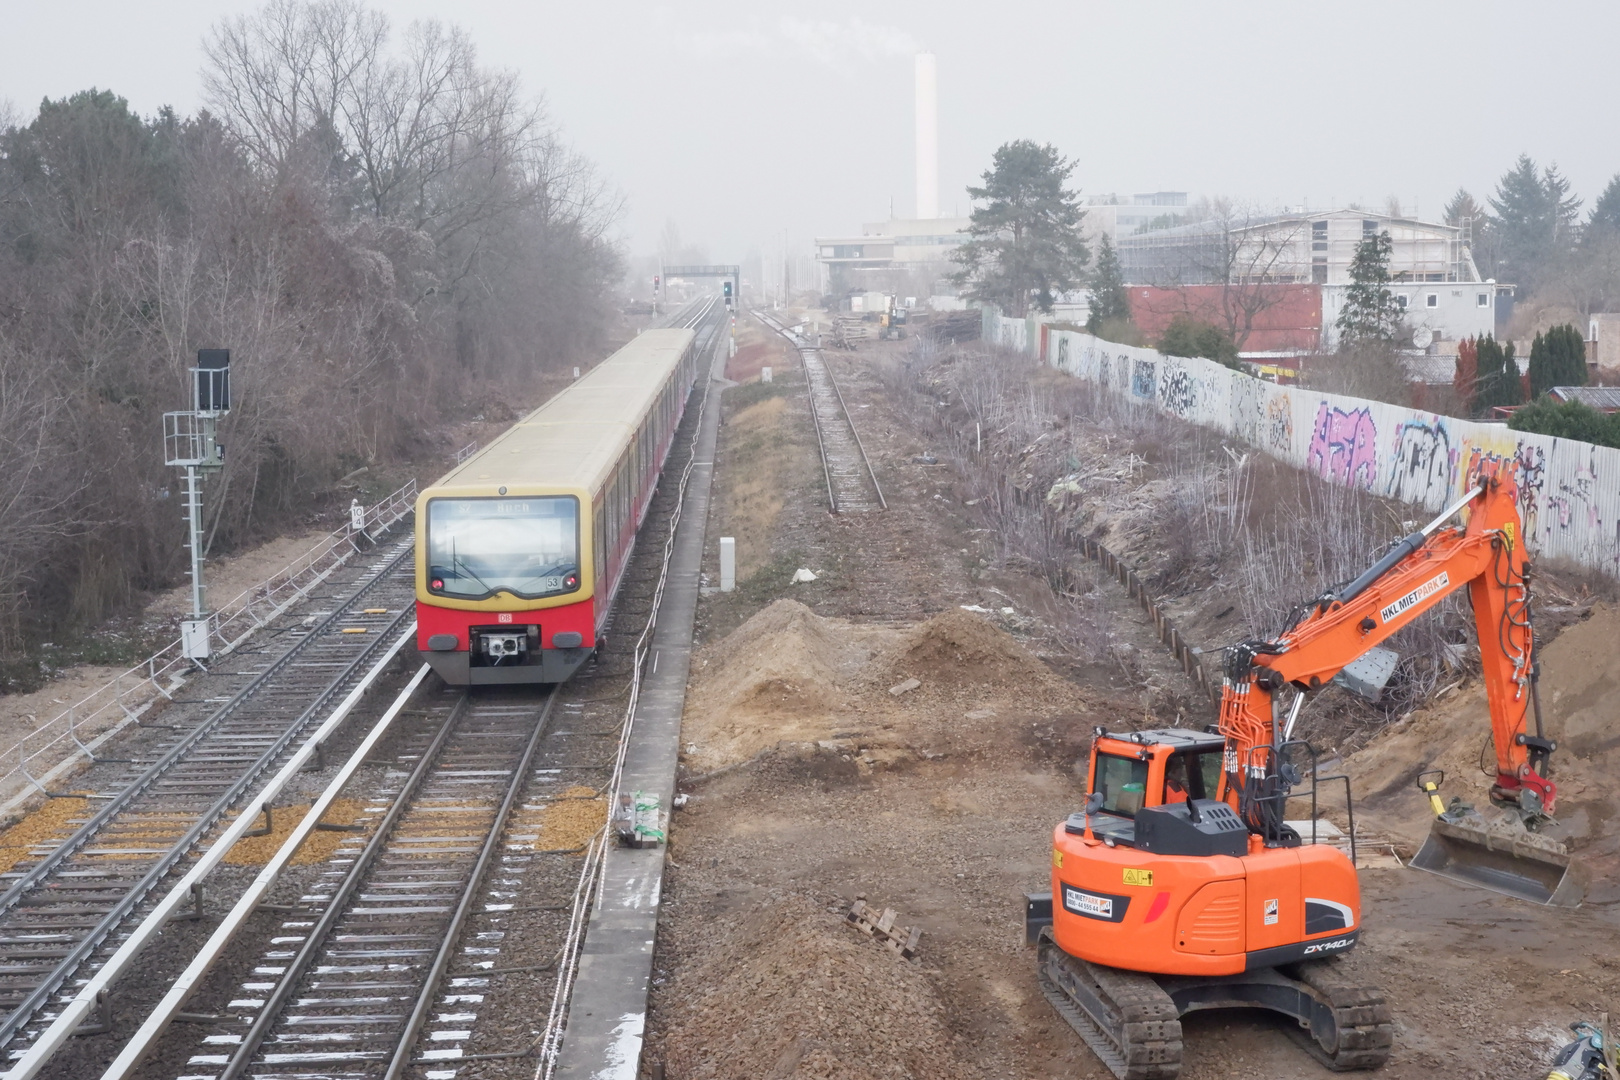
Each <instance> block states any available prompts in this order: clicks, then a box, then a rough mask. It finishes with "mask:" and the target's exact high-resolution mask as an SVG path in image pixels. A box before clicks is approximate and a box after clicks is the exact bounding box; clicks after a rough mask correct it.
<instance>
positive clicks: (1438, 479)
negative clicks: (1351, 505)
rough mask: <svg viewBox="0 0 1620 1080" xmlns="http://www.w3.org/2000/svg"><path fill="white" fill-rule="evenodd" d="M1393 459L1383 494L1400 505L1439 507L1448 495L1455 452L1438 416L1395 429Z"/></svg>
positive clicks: (1405, 423) (1444, 426)
mask: <svg viewBox="0 0 1620 1080" xmlns="http://www.w3.org/2000/svg"><path fill="white" fill-rule="evenodd" d="M1393 450H1394V458H1393V460H1392V461H1391V463H1390V464H1391V468H1390V471H1389V480H1388V482H1387V483H1386V484H1385V485H1384V494H1385V495H1388V496H1390V497H1391V498H1395V499H1400V500H1402V501H1403V502H1415V503H1420V504H1422V505H1424V506H1438V505H1440V504H1441V503H1443V502H1444V501H1445V500H1446V496H1448V495H1450V494H1451V482H1452V476H1453V473H1454V472H1455V470H1456V465H1457V463H1456V453H1455V451H1453V450H1452V448H1451V435H1450V433H1449V432H1447V430H1446V425H1445V423H1444V422H1443V421H1441V420H1440V418H1439V417H1435V418H1434V419H1433V421H1426V420H1416V419H1414V420H1406V421H1404V422H1402V423H1401V424H1400V425H1399V426H1398V427H1397V428H1396V429H1395V441H1394V443H1393Z"/></svg>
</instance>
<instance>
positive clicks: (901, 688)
mask: <svg viewBox="0 0 1620 1080" xmlns="http://www.w3.org/2000/svg"><path fill="white" fill-rule="evenodd" d="M921 685H922V680H921V679H907V680H906V681H905V682H900V683H895V684H894V685H893V686H891V687H889V693H891V694H893V695H894V696H895V697H899V696H900V695H901V694H909V693H911V692H912V691H913V690H915V689H917V687H919V686H921Z"/></svg>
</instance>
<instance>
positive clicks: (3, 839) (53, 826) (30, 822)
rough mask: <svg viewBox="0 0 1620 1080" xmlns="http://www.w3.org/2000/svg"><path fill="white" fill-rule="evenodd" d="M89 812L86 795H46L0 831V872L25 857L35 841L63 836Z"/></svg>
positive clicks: (66, 836)
mask: <svg viewBox="0 0 1620 1080" xmlns="http://www.w3.org/2000/svg"><path fill="white" fill-rule="evenodd" d="M89 816H90V800H89V799H81V798H77V797H71V798H61V799H46V800H45V805H44V806H41V807H40V808H39V809H38V810H35V811H34V812H33V813H31V814H29V815H28V816H27V817H25V818H23V819H22V820H21V821H19V822H17V824H15V825H13V826H12V827H11V828H9V829H7V830H6V831H5V832H0V874H3V873H5V872H6V871H8V870H10V869H11V868H12V867H14V866H16V865H17V864H18V863H20V862H22V861H23V860H24V859H26V858H28V853H29V851H31V850H32V849H33V847H34V845H35V844H43V843H47V842H50V841H61V840H66V839H67V838H68V837H69V836H72V835H73V831H74V830H75V829H77V828H78V827H79V823H80V822H82V821H83V820H84V819H85V818H87V817H89Z"/></svg>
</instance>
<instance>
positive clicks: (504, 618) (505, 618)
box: [495, 611, 512, 622]
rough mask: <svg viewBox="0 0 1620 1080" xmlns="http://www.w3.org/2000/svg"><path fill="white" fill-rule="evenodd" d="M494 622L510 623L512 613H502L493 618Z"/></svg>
mask: <svg viewBox="0 0 1620 1080" xmlns="http://www.w3.org/2000/svg"><path fill="white" fill-rule="evenodd" d="M495 621H496V622H511V621H512V613H511V612H510V611H503V612H501V613H500V614H499V615H496V616H495Z"/></svg>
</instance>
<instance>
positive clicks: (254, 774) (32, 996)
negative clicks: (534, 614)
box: [0, 545, 414, 1080]
mask: <svg viewBox="0 0 1620 1080" xmlns="http://www.w3.org/2000/svg"><path fill="white" fill-rule="evenodd" d="M412 550H413V549H412V548H411V547H410V546H409V545H407V546H406V547H405V548H404V550H403V551H402V552H401V553H400V555H399V556H397V557H396V558H394V559H393V560H392V561H390V562H389V563H388V564H387V566H386V567H385V568H384V569H383V570H382V571H380V572H379V573H377V574H376V575H374V576H373V577H372V579H371V580H370V581H369V582H367V583H366V584H365V585H364V586H363V587H362V588H361V589H359V590H358V591H356V593H355V594H354V596H353V597H352V598H351V599H350V600H349V601H348V603H346V604H344V605H342V606H340V607H339V608H338V609H337V610H335V611H334V612H333V613H332V615H330V616H329V617H328V618H327V619H326V620H325V621H324V622H322V623H321V626H322V627H323V628H324V627H329V626H330V625H331V624H332V623H333V622H334V621H335V620H336V619H338V618H339V617H341V616H342V615H343V614H344V613H345V612H346V611H347V610H348V609H349V608H352V607H353V606H354V605H355V604H356V603H357V602H359V601H360V599H361V598H362V597H363V596H365V595H366V593H368V592H369V591H370V590H371V589H372V588H373V587H375V586H376V585H377V584H378V583H379V582H381V581H383V580H384V579H385V578H387V577H388V575H389V574H390V573H392V572H393V571H394V570H395V569H397V568H398V566H399V565H400V563H401V562H402V561H403V560H404V559H406V558H408V557H410V555H411V554H412ZM405 620H411V621H412V622H413V624H414V612H413V611H412V609H411V608H410V607H405V608H402V609H401V611H400V613H399V615H398V616H396V617H395V619H394V621H393V622H392V623H390V624H389V628H388V631H387V632H392V631H393V630H394V629H396V628H397V627H398V626H399V625H400V623H401V622H402V621H405ZM314 637H315V634H313V633H312V634H309V635H307V636H306V637H305V638H304V640H303V641H300V642H299V643H298V644H297V645H295V646H294V647H293V648H292V649H289V650H288V652H287V653H286V654H285V655H284V656H282V657H281V658H280V659H279V660H278V661H277V662H276V663H275V664H272V665H271V667H270V668H268V669H266V671H265V675H264V676H261V677H260V678H259V679H255V681H254V683H253V684H250V685H256V686H258V687H259V688H261V689H262V688H263V686H265V685H266V683H265V682H264V681H262V680H263V679H264V678H265V677H267V676H269V675H270V674H272V673H273V672H279V671H280V670H282V669H283V668H284V667H285V666H286V664H288V663H290V662H291V657H293V656H294V655H296V654H297V653H298V652H300V651H301V650H302V648H303V647H304V646H305V645H307V643H308V642H309V641H311V640H312V639H314ZM385 640H386V638H384V637H382V636H379V637H378V638H377V639H376V640H375V641H373V642H372V643H371V644H369V645H368V646H367V647H366V648H365V649H363V650H361V652H360V653H359V655H357V656H356V657H355V658H354V659H353V660H352V661H350V663H349V664H348V665H347V666H346V667H345V668H344V669H343V670H342V672H341V673H339V675H338V676H337V677H336V678H335V679H333V680H332V681H331V682H330V683H328V684H327V686H326V687H325V688H324V689H323V690H321V692H320V693H319V694H318V695H317V696H316V697H315V699H314V700H313V701H312V702H311V703H310V705H309V706H308V708H306V709H305V710H304V711H303V712H302V713H301V714H300V715H299V716H298V718H297V719H296V720H294V721H293V722H292V723H291V724H289V725H288V726H287V727H286V728H285V729H283V731H282V733H281V735H280V736H279V737H278V738H276V739H275V740H274V741H273V742H272V743H271V744H270V745H269V746H268V747H266V748H265V750H264V751H263V752H262V753H261V754H260V755H259V757H258V758H257V760H255V761H254V762H253V763H252V764H251V765H249V766H248V768H247V769H245V770H243V771H242V772H241V773H239V774H238V775H237V778H236V780H235V781H234V782H233V783H231V784H230V785H229V786H228V787H227V788H226V790H225V792H224V793H223V794H221V795H220V796H219V797H218V798H217V799H215V801H214V803H213V804H212V805H211V806H209V807H208V808H207V809H206V810H204V811H203V812H202V813H201V814H200V815H199V816H198V818H197V819H196V820H195V821H194V822H193V823H192V825H191V827H190V828H188V829H187V830H186V831H185V833H184V834H182V835H181V837H180V838H179V839H178V840H176V841H174V842H173V843H172V844H171V845H170V847H169V849H168V850H167V851H166V852H164V853H163V854H162V855H161V856H159V857H158V858H157V859H156V861H154V862H153V863H152V865H151V866H150V867H149V868H148V869H147V871H146V873H145V874H143V875H142V876H141V878H140V879H139V880H138V881H137V882H136V883H135V884H134V885H133V886H132V887H131V888H130V889H128V890H127V891H126V892H125V893H124V895H123V896H122V897H121V898H120V899H119V900H118V901H117V902H116V903H114V905H113V907H112V909H111V910H109V911H108V912H107V913H106V914H105V915H103V916H102V918H101V919H100V921H98V922H97V923H96V925H95V926H94V927H93V928H92V929H91V930H90V932H89V933H87V934H85V935H84V936H83V937H82V938H80V939H79V940H78V941H77V942H75V943H74V945H73V946H72V947H71V948H70V949H69V950H68V952H67V953H66V955H64V956H63V957H62V958H61V959H60V960H59V961H58V962H57V964H56V966H55V968H54V969H53V970H52V971H51V972H50V973H48V974H47V975H46V976H45V977H44V978H43V979H41V980H40V981H39V983H38V984H36V985H35V986H34V988H33V989H32V990H31V991H30V992H29V993H28V994H27V995H26V996H25V997H24V998H23V1000H22V1001H21V1002H20V1003H19V1004H18V1005H17V1006H16V1007H15V1008H13V1009H12V1010H11V1012H10V1014H9V1015H7V1016H6V1018H5V1020H4V1021H0V1045H5V1044H6V1043H9V1042H10V1041H11V1040H12V1039H13V1038H15V1037H16V1035H17V1033H18V1032H19V1031H20V1030H21V1029H22V1028H23V1027H25V1026H26V1025H27V1024H28V1023H30V1022H31V1021H32V1020H33V1018H34V1016H35V1014H36V1013H37V1012H38V1011H39V1010H40V1008H41V1007H43V1006H44V1005H45V1004H46V1003H47V1002H48V1001H49V1000H50V997H51V995H52V994H54V993H56V991H57V990H58V989H60V988H61V986H62V984H63V983H64V982H66V981H67V979H68V978H69V976H71V975H72V974H73V972H74V971H76V970H77V969H78V967H79V966H80V965H81V964H82V963H83V962H84V961H85V960H86V959H88V958H89V957H90V955H91V954H92V953H94V952H95V950H96V949H98V948H100V947H101V944H102V943H103V942H104V941H105V940H106V939H107V937H108V936H109V935H110V934H111V933H112V932H113V931H114V930H115V929H116V928H117V927H118V926H120V925H121V924H122V923H123V922H124V920H125V919H127V918H129V916H130V914H131V913H132V912H133V911H134V910H135V908H136V907H137V906H138V905H139V904H140V902H141V901H142V900H144V899H145V898H146V896H147V894H148V893H150V892H151V891H152V890H153V889H155V888H156V887H157V885H158V883H159V882H160V881H162V880H163V878H164V877H166V876H167V875H168V874H169V872H170V871H171V870H173V869H174V867H175V866H176V865H177V864H178V863H179V862H180V861H181V860H183V859H184V858H185V857H186V855H187V853H188V852H189V851H190V850H191V849H192V848H193V847H194V846H196V844H197V842H198V841H200V840H201V839H202V838H203V837H204V836H206V835H207V833H208V831H209V830H210V829H212V828H213V827H214V826H215V825H216V824H217V823H218V821H219V820H220V819H221V818H222V817H224V816H225V814H226V813H228V812H229V811H230V809H231V807H233V806H234V805H236V803H237V801H238V800H239V799H240V798H241V796H242V795H243V794H244V793H245V792H246V791H247V790H248V788H249V786H250V785H251V784H252V783H253V782H254V781H255V780H257V779H258V778H259V777H260V776H262V775H263V774H264V772H265V771H266V770H267V769H269V768H270V766H271V765H272V764H273V763H274V762H275V760H276V758H278V757H280V756H281V754H282V753H284V752H285V751H286V749H287V747H288V745H290V744H291V743H292V741H293V740H294V739H296V738H297V737H298V736H299V735H300V734H302V733H303V731H304V729H305V728H307V727H308V726H309V724H310V722H311V720H313V719H314V717H315V716H316V715H318V713H319V711H320V710H321V709H323V708H324V707H325V706H326V705H327V704H329V703H330V702H331V700H332V698H333V697H335V696H336V695H337V693H338V692H339V690H340V689H341V688H342V686H343V684H344V683H345V682H347V681H348V680H349V679H351V678H352V677H353V676H354V674H355V672H356V671H358V670H360V669H361V668H362V667H363V665H364V664H365V663H366V662H368V661H369V660H370V659H371V657H372V656H373V654H375V653H376V652H377V651H378V649H379V648H381V647H382V644H381V643H382V642H384V641H385ZM244 689H245V688H244ZM245 700H247V698H246V697H245V696H243V694H240V693H239V694H238V695H237V696H236V697H233V698H232V703H231V704H228V705H227V706H226V707H225V708H227V709H229V708H231V707H232V706H233V705H238V706H239V704H240V702H242V701H245ZM223 711H224V710H222V712H223ZM222 719H223V716H221V715H220V714H216V716H215V719H214V720H212V721H210V722H208V723H207V724H205V725H204V726H206V727H210V728H212V727H214V726H217V724H218V722H219V721H221V720H222ZM196 741H197V740H196V739H192V738H190V737H188V738H186V739H184V740H182V742H181V744H180V745H179V746H178V747H177V748H176V749H177V750H179V749H190V748H191V747H193V746H195V745H196ZM311 753H313V748H311ZM183 756H184V755H183V754H180V755H177V754H175V753H174V752H173V751H171V752H170V753H169V754H166V755H164V757H163V758H162V759H161V764H162V765H163V769H162V770H161V771H154V770H148V772H147V773H146V774H143V776H142V777H141V779H140V780H138V781H137V782H136V783H135V784H131V785H130V786H129V787H128V788H126V789H125V790H124V792H122V793H120V796H119V797H118V799H117V800H116V801H115V805H116V807H117V808H118V809H123V808H124V807H126V806H127V805H128V804H129V802H130V801H131V800H133V799H134V798H135V796H136V795H139V794H141V793H142V792H144V791H145V790H146V789H147V788H149V787H150V786H151V784H152V783H153V782H154V781H155V780H156V779H157V778H158V777H159V776H161V775H162V772H166V771H167V770H168V769H169V768H171V767H172V766H173V765H174V764H175V763H176V762H178V761H179V760H180V758H181V757H183ZM154 769H155V767H154ZM111 816H112V815H110V814H108V815H106V816H103V815H101V814H98V815H97V816H96V818H95V819H92V820H93V821H95V822H96V823H97V825H98V829H99V827H100V826H102V825H105V823H106V822H107V821H108V820H110V818H111ZM242 817H243V818H245V819H246V821H245V823H244V825H243V827H244V829H245V828H246V824H250V823H251V822H252V820H253V817H254V815H251V814H246V813H244V814H243V815H242ZM87 828H88V823H87V825H86V826H85V828H81V829H80V830H79V831H78V832H77V833H75V834H74V838H72V839H77V843H76V844H74V845H73V848H72V850H70V851H64V850H63V848H65V847H67V846H68V845H67V844H64V845H63V846H62V847H59V848H57V849H56V850H55V851H53V852H52V854H51V856H48V857H47V860H46V861H48V866H49V867H50V868H55V867H56V866H59V865H60V864H61V863H62V862H63V861H64V860H65V859H66V858H67V857H68V856H69V855H71V854H72V853H73V851H76V850H78V849H79V848H80V847H82V846H83V844H84V843H85V842H86V841H87V840H88V839H89V837H88V836H82V835H81V834H84V833H85V830H86V829H87ZM42 876H43V874H41V875H31V876H28V877H25V880H29V881H30V882H31V883H37V882H38V881H39V880H40V877H42ZM8 891H9V890H8ZM19 900H20V898H19ZM19 900H14V901H13V904H16V903H17V902H19ZM35 1045H36V1046H37V1045H38V1044H37V1043H36V1044H35ZM29 1053H32V1048H30V1051H29ZM21 1060H29V1057H28V1055H27V1054H25V1055H24V1057H23V1059H21ZM6 1075H7V1076H8V1077H11V1078H12V1080H17V1078H19V1077H21V1076H23V1075H28V1074H24V1073H19V1072H17V1066H14V1067H13V1069H12V1071H11V1072H10V1073H7V1074H6Z"/></svg>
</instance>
